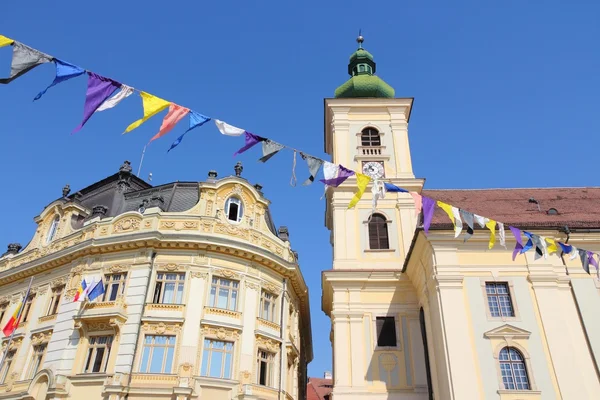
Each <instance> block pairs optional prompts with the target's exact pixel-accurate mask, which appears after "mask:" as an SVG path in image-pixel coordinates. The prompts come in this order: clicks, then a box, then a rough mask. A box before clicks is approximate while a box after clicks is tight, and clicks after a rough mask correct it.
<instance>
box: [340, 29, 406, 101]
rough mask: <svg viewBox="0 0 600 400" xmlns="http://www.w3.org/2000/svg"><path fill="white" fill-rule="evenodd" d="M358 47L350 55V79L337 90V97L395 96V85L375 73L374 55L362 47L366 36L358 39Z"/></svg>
mask: <svg viewBox="0 0 600 400" xmlns="http://www.w3.org/2000/svg"><path fill="white" fill-rule="evenodd" d="M356 41H357V42H358V45H359V47H358V49H357V50H356V51H355V52H354V53H353V54H352V55H351V56H350V63H349V64H348V75H350V79H348V80H347V81H346V83H344V84H343V85H341V86H340V87H338V88H337V89H336V90H335V97H336V98H353V97H380V98H393V97H394V95H395V94H396V91H395V90H394V88H393V87H391V86H390V85H388V84H387V83H385V82H384V81H383V79H381V78H379V77H378V76H376V75H374V74H375V71H376V67H377V64H376V63H375V61H374V60H373V55H372V54H371V53H369V52H368V51H367V50H365V49H363V48H362V43H363V41H364V38H363V37H362V36H359V37H358V39H357V40H356Z"/></svg>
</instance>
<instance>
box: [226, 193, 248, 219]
mask: <svg viewBox="0 0 600 400" xmlns="http://www.w3.org/2000/svg"><path fill="white" fill-rule="evenodd" d="M225 215H226V216H227V219H228V220H229V221H231V222H241V221H242V217H243V216H244V205H243V204H242V201H241V200H240V199H238V198H237V197H230V198H228V199H227V201H226V202H225Z"/></svg>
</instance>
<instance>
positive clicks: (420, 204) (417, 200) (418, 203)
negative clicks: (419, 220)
mask: <svg viewBox="0 0 600 400" xmlns="http://www.w3.org/2000/svg"><path fill="white" fill-rule="evenodd" d="M410 195H411V196H412V198H413V200H414V201H415V215H416V216H418V215H419V214H420V213H421V210H422V209H423V197H422V196H421V195H420V194H419V193H417V192H410Z"/></svg>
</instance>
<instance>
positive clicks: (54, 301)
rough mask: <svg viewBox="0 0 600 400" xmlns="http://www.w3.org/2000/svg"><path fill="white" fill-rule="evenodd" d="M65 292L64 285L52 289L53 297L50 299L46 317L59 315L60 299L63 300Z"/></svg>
mask: <svg viewBox="0 0 600 400" xmlns="http://www.w3.org/2000/svg"><path fill="white" fill-rule="evenodd" d="M64 290H65V287H64V285H63V286H58V287H56V288H54V289H52V297H50V303H49V304H48V310H46V315H54V314H56V313H58V306H59V305H60V299H61V298H62V295H63V292H64Z"/></svg>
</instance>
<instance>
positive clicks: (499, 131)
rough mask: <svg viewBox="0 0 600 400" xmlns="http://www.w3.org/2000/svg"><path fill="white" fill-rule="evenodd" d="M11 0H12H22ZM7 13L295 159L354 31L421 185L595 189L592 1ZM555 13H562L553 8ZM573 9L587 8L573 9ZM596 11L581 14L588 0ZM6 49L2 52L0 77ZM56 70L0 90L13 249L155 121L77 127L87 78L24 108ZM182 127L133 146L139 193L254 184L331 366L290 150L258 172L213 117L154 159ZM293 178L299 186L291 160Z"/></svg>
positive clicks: (326, 365)
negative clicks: (279, 145)
mask: <svg viewBox="0 0 600 400" xmlns="http://www.w3.org/2000/svg"><path fill="white" fill-rule="evenodd" d="M21 3H22V2H21ZM21 3H19V2H14V4H11V10H10V12H2V13H1V14H0V33H1V34H4V35H6V36H9V37H12V38H14V39H16V40H19V41H22V42H24V43H26V44H28V45H30V46H32V47H35V48H38V49H40V50H42V51H44V52H46V53H49V54H51V55H53V56H56V57H58V58H61V59H63V60H66V61H69V62H72V63H75V64H77V65H80V66H82V67H84V68H87V69H90V70H92V71H94V72H97V73H99V74H101V75H105V76H109V77H111V78H114V79H116V80H119V81H121V82H123V83H126V84H129V85H131V86H134V87H136V88H139V89H141V90H145V91H147V92H150V93H153V94H155V95H157V96H159V97H162V98H164V99H167V100H170V101H174V102H176V103H178V104H181V105H183V106H186V107H190V108H192V109H194V110H196V111H198V112H201V113H203V114H205V115H208V116H211V117H215V118H219V119H222V120H225V121H227V122H229V123H231V124H233V125H236V126H239V127H241V128H244V129H246V130H248V131H251V132H254V133H256V134H258V135H261V136H266V137H269V138H272V139H274V140H276V141H280V142H283V143H285V144H288V145H290V146H293V147H296V148H300V149H302V150H304V151H306V152H307V153H309V154H313V155H315V156H320V157H324V158H327V157H325V154H324V153H323V98H325V97H332V96H333V92H334V90H335V88H336V87H337V86H339V85H340V84H342V83H343V82H344V81H345V80H346V79H347V75H346V74H347V72H346V71H347V70H346V68H347V62H348V57H349V56H350V54H351V53H352V52H353V51H354V50H355V48H356V43H355V41H354V40H355V38H356V36H357V31H358V29H359V28H362V30H363V34H364V36H365V38H366V40H365V44H364V45H365V48H366V49H367V50H369V51H370V52H371V53H372V54H373V55H374V56H375V61H376V62H377V72H378V75H379V76H381V77H382V78H383V79H384V80H386V81H387V82H388V83H389V84H390V85H392V86H393V87H394V88H395V89H396V95H397V96H398V97H414V98H415V104H414V108H413V112H412V116H411V121H410V126H409V136H410V142H411V149H412V160H413V165H414V171H415V174H416V175H417V176H418V177H424V178H427V183H426V187H428V188H492V187H548V186H593V185H597V178H593V176H595V175H596V170H597V165H598V160H597V157H596V154H597V152H598V150H597V149H599V148H600V136H599V135H598V133H599V124H600V122H599V120H598V118H597V115H598V110H599V109H600V96H598V92H599V91H600V90H599V89H600V77H599V76H600V74H599V73H598V71H600V51H599V50H600V49H599V45H598V38H600V25H598V20H599V17H600V3H597V2H591V1H588V2H583V1H577V2H569V3H570V4H568V5H567V2H560V1H527V2H523V1H505V2H500V3H498V2H489V1H486V2H481V1H472V2H458V1H453V2H437V3H436V4H425V3H426V2H404V1H403V2H400V1H397V2H392V1H388V2H378V3H375V2H371V3H369V2H365V1H349V0H346V1H343V2H341V1H330V2H324V1H318V2H317V1H304V2H281V1H279V2H276V1H260V2H232V1H218V2H217V1H214V2H198V1H180V2H176V3H168V2H167V3H165V2H160V3H159V2H132V1H122V0H121V1H113V0H108V1H104V2H103V3H102V6H98V5H92V4H91V3H90V4H88V3H85V2H84V3H78V4H77V5H76V6H73V7H68V6H66V5H63V7H62V8H59V7H58V6H57V5H56V3H54V2H46V1H37V2H35V4H31V3H27V4H21ZM561 3H562V4H561ZM586 3H587V4H586ZM594 3H595V4H594ZM9 70H10V49H9V48H3V49H0V71H1V73H0V75H2V76H7V75H8V72H9ZM53 77H54V68H53V67H52V66H51V65H45V66H41V67H38V68H37V69H35V70H34V71H32V72H30V73H29V74H27V75H25V76H23V77H21V78H19V79H17V80H16V81H14V82H13V83H11V84H9V85H3V86H2V87H0V110H1V111H0V116H1V118H0V134H1V136H2V138H3V144H2V145H1V146H0V170H2V171H4V173H2V174H0V185H1V186H2V188H3V190H2V193H3V195H2V196H0V208H2V209H3V210H4V213H3V217H2V222H1V223H0V246H2V247H3V248H4V246H6V244H8V243H10V242H21V243H22V244H26V243H27V242H28V241H29V239H30V237H31V236H32V234H33V231H34V228H35V224H34V223H33V217H34V216H36V215H37V214H38V213H39V212H40V211H41V210H42V209H43V207H44V206H45V205H47V204H48V203H49V202H51V201H52V200H54V199H55V198H57V197H59V196H60V194H61V189H62V187H63V186H64V185H65V184H66V183H69V184H70V185H71V187H72V188H73V190H77V189H79V188H82V187H85V186H86V185H88V184H91V183H93V182H95V181H97V180H99V179H102V178H104V177H106V176H108V175H110V174H112V173H114V172H116V171H117V169H118V167H119V165H121V163H122V162H123V160H125V159H127V160H131V162H132V164H133V167H134V170H135V171H137V168H138V164H139V160H140V154H141V150H142V148H143V146H144V144H145V143H146V142H147V141H148V139H149V138H150V137H152V136H153V135H154V134H155V133H156V132H157V130H158V127H159V126H160V122H161V117H155V118H154V119H152V120H150V121H149V122H147V123H145V124H144V125H142V126H141V127H140V128H138V129H136V130H135V131H133V132H131V133H130V134H128V135H125V136H123V135H121V132H123V131H124V129H125V127H126V126H127V125H128V124H129V123H131V122H133V121H134V120H136V119H138V118H139V117H140V116H141V112H142V111H141V101H140V100H139V97H138V98H134V97H132V98H130V99H127V101H125V102H123V103H121V104H120V105H119V106H118V107H117V108H115V109H113V110H110V111H106V112H103V113H100V114H96V115H94V116H92V118H91V119H90V121H89V122H88V123H87V125H86V126H85V127H84V129H83V130H81V131H80V132H79V133H77V134H75V135H73V136H71V135H70V132H71V130H72V129H73V128H74V127H75V126H77V125H78V124H79V122H80V120H81V116H82V110H83V101H84V97H85V87H86V79H85V78H84V77H80V78H77V79H74V80H71V81H68V82H66V83H62V84H60V85H59V86H56V87H54V88H52V89H50V90H49V91H48V93H47V94H46V95H45V96H44V97H43V98H42V99H41V100H39V101H37V102H35V103H33V102H32V98H33V97H34V96H35V95H36V94H37V93H38V92H39V91H40V90H41V89H43V88H44V87H46V86H47V85H48V84H49V83H50V82H51V81H52V79H53ZM184 128H185V123H183V124H182V125H180V126H178V127H176V128H175V130H174V131H173V132H171V133H170V134H169V135H168V136H167V137H164V138H162V139H160V140H157V141H155V142H153V143H152V144H151V145H150V146H149V148H148V151H147V152H146V157H145V160H144V165H143V170H142V174H141V176H142V177H143V178H146V177H147V176H148V173H149V172H152V174H153V177H154V179H153V183H154V184H161V183H166V182H171V181H174V180H180V181H202V180H204V179H205V178H206V176H207V172H208V171H209V170H211V169H215V170H217V171H218V173H219V176H226V175H230V174H233V166H234V164H235V162H236V161H237V160H238V159H239V160H241V161H242V162H243V163H244V173H243V176H244V177H246V178H247V179H248V180H250V182H252V183H260V184H262V185H263V186H264V192H265V195H266V196H267V197H268V198H269V199H270V200H271V201H272V207H271V209H272V213H273V216H274V219H275V223H276V224H277V225H278V226H279V225H287V226H288V227H289V229H290V236H291V241H292V245H293V247H294V248H295V249H296V250H297V251H298V252H299V254H300V264H301V268H302V271H303V273H304V276H305V278H306V281H307V283H308V285H309V288H310V300H311V307H312V310H311V311H312V312H311V314H312V326H313V341H314V352H315V359H314V361H313V362H312V363H311V364H310V366H309V373H310V375H312V376H321V375H322V374H323V372H324V371H325V370H330V369H331V349H330V343H329V329H330V328H329V320H328V318H327V317H326V316H325V314H324V313H323V312H322V311H321V305H320V303H321V285H320V276H321V271H322V270H324V269H329V268H331V246H330V244H329V232H328V231H327V229H326V228H325V227H324V209H325V204H324V202H323V201H322V200H319V198H320V196H321V194H322V191H323V188H322V186H321V185H320V184H314V185H312V186H309V187H301V186H299V187H295V188H294V187H291V186H290V185H289V179H290V173H291V171H290V169H291V163H292V157H291V153H289V152H285V153H281V154H278V155H277V156H275V157H274V158H273V159H272V160H271V161H269V162H268V163H267V164H264V165H263V164H259V163H257V162H256V159H257V158H258V157H259V152H260V150H259V149H258V148H257V149H254V150H251V151H248V152H247V153H245V154H243V155H241V156H240V157H238V159H235V160H234V159H233V158H232V157H231V155H232V154H233V152H234V151H235V150H237V149H238V148H239V147H241V146H242V144H243V143H242V142H243V140H242V139H240V138H237V139H236V138H230V137H223V136H221V135H220V134H219V133H218V131H217V130H216V128H215V127H214V125H213V124H210V125H206V126H205V127H202V128H200V129H197V130H195V131H193V132H191V133H190V134H188V135H187V136H186V138H185V140H184V142H183V143H182V144H181V145H180V146H179V147H178V148H177V149H175V150H173V151H172V152H171V153H169V154H167V153H166V151H167V149H168V148H169V145H170V144H171V142H172V141H173V140H174V139H175V138H176V137H177V134H178V133H179V134H180V133H182V132H183V131H184V130H185V129H184ZM297 175H298V179H304V178H306V177H307V176H308V173H307V170H306V169H305V166H304V165H302V164H299V167H298V170H297Z"/></svg>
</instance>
